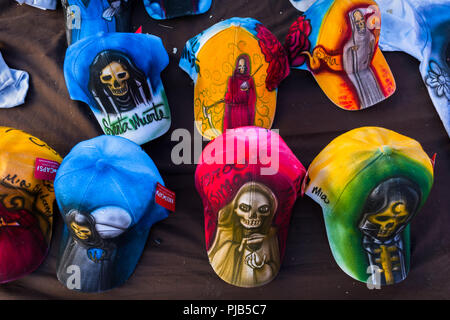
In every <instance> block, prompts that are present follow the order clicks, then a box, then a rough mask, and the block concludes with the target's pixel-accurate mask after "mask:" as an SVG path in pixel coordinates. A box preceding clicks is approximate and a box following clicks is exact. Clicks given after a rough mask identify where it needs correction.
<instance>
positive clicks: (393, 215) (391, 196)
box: [359, 177, 420, 241]
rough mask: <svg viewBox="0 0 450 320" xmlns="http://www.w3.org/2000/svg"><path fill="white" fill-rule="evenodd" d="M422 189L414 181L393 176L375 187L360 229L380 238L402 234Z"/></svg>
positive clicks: (417, 202) (366, 205) (415, 209)
mask: <svg viewBox="0 0 450 320" xmlns="http://www.w3.org/2000/svg"><path fill="white" fill-rule="evenodd" d="M419 203H420V189H419V188H418V187H417V186H416V185H415V184H413V183H412V182H411V181H409V180H407V179H405V178H402V177H397V178H391V179H388V180H386V181H384V182H382V183H380V184H379V185H378V186H377V187H375V188H374V189H373V190H372V192H371V193H370V194H369V196H368V198H367V201H366V204H365V208H364V212H365V214H364V216H363V219H362V221H361V223H360V225H359V228H360V229H361V231H362V232H363V233H365V234H367V235H370V236H371V237H374V238H376V239H379V240H381V241H384V240H388V239H390V238H392V237H394V236H395V235H397V234H399V233H400V232H401V231H402V230H403V229H404V227H406V225H407V224H408V223H409V221H410V220H411V218H412V217H413V215H414V214H415V213H416V212H417V209H418V207H419Z"/></svg>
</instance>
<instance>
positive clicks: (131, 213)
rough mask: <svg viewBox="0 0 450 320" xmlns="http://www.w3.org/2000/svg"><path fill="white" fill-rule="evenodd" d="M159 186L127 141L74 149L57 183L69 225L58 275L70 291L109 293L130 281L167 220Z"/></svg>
mask: <svg viewBox="0 0 450 320" xmlns="http://www.w3.org/2000/svg"><path fill="white" fill-rule="evenodd" d="M158 183H160V184H161V185H164V182H163V180H162V178H161V175H160V174H159V172H158V169H157V168H156V166H155V164H154V163H153V161H152V159H151V158H150V157H149V156H148V155H147V154H146V153H145V152H144V151H143V150H142V149H141V148H140V147H139V146H138V145H137V144H135V143H133V142H131V141H129V140H127V139H124V138H121V137H114V136H99V137H96V138H94V139H91V140H87V141H83V142H81V143H79V144H78V145H76V146H75V147H74V148H73V149H72V150H71V152H70V153H69V154H68V155H67V157H66V158H65V159H64V161H63V163H62V164H61V167H60V168H59V169H58V172H57V176H56V179H55V195H56V199H57V203H58V206H59V209H60V212H61V214H62V216H63V219H64V222H65V226H64V232H63V237H62V242H61V247H60V248H61V250H60V257H59V263H58V268H57V276H58V279H59V280H60V281H61V282H62V283H63V284H64V285H65V286H66V287H67V288H68V289H73V290H77V291H83V292H100V291H105V290H109V289H112V288H114V287H117V286H119V285H121V284H123V283H124V282H125V281H126V280H127V279H128V278H129V277H130V276H131V274H132V273H133V271H134V269H135V267H136V265H137V263H138V260H139V258H140V256H141V254H142V251H143V249H144V246H145V243H146V239H147V236H148V233H149V231H150V227H151V226H152V225H153V224H154V223H156V222H158V221H160V220H162V219H164V218H166V217H167V215H168V213H167V210H166V209H165V208H163V207H161V206H160V205H158V204H156V203H155V192H156V186H157V184H158Z"/></svg>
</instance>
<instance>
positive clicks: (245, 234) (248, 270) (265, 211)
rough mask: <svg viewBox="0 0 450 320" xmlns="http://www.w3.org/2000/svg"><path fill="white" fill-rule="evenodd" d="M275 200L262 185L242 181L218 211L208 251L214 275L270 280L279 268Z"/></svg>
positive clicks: (246, 281)
mask: <svg viewBox="0 0 450 320" xmlns="http://www.w3.org/2000/svg"><path fill="white" fill-rule="evenodd" d="M277 206H278V203H277V199H276V197H275V195H274V194H273V192H272V191H271V190H270V189H269V188H267V187H266V186H265V185H263V184H261V183H257V182H248V183H246V184H244V185H243V186H242V187H241V188H240V189H239V191H238V192H237V194H236V196H235V197H234V199H233V200H232V201H231V202H230V203H229V204H227V205H226V206H225V207H223V208H222V209H220V210H219V213H218V224H217V231H216V235H215V238H214V242H213V244H212V246H211V248H210V249H209V250H208V257H209V261H210V263H211V266H212V267H213V268H214V270H215V271H216V273H217V275H218V276H219V277H221V278H224V279H229V280H230V282H231V283H237V284H252V283H254V284H260V283H266V282H268V281H270V280H272V279H273V278H274V277H275V276H276V274H277V273H278V270H279V269H280V252H279V248H278V240H277V234H276V228H275V227H274V226H273V225H272V222H273V217H274V214H275V212H276V210H277Z"/></svg>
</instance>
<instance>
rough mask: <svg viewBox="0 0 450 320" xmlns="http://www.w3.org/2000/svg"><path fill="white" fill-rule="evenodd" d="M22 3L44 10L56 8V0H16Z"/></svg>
mask: <svg viewBox="0 0 450 320" xmlns="http://www.w3.org/2000/svg"><path fill="white" fill-rule="evenodd" d="M16 1H17V2H18V3H20V4H24V3H25V4H27V5H29V6H32V7H36V8H39V9H42V10H47V9H49V10H55V9H56V0H16Z"/></svg>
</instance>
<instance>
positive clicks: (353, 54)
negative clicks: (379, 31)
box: [343, 9, 385, 109]
mask: <svg viewBox="0 0 450 320" xmlns="http://www.w3.org/2000/svg"><path fill="white" fill-rule="evenodd" d="M349 19H350V23H351V26H352V35H351V37H350V39H349V41H348V42H347V43H346V44H345V45H344V50H343V66H344V70H345V72H346V73H347V75H348V77H349V78H350V80H351V82H352V84H353V86H354V87H355V89H356V92H357V93H358V98H359V101H360V104H361V109H364V108H367V107H370V106H372V105H374V104H376V103H378V102H380V101H381V100H383V99H384V98H385V97H384V95H383V93H382V92H381V90H380V87H379V85H378V81H377V79H376V78H375V75H374V74H373V72H372V70H371V68H370V64H371V62H372V58H373V55H374V53H375V36H374V35H373V34H372V33H371V32H370V30H369V29H368V28H367V25H366V21H365V19H364V15H363V13H362V11H361V10H360V9H356V10H353V11H351V12H350V13H349Z"/></svg>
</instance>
